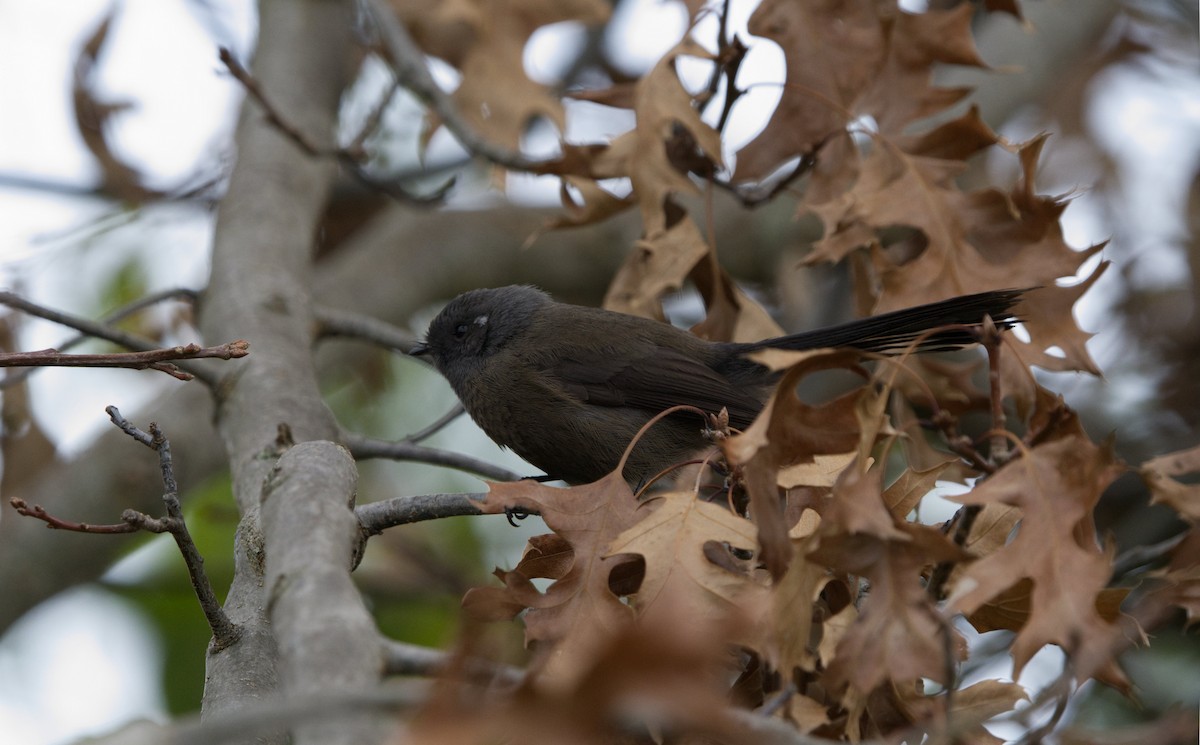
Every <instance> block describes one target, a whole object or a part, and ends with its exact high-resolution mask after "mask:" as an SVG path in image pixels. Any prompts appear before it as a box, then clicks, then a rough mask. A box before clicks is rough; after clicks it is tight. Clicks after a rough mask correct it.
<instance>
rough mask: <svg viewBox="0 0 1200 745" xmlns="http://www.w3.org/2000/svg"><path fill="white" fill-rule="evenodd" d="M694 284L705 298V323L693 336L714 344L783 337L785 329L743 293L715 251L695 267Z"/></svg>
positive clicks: (692, 275) (696, 328)
mask: <svg viewBox="0 0 1200 745" xmlns="http://www.w3.org/2000/svg"><path fill="white" fill-rule="evenodd" d="M691 279H692V282H694V283H695V285H696V289H697V290H699V291H700V296H701V297H702V298H704V307H705V311H706V313H705V316H704V320H703V321H701V322H700V323H698V324H696V325H695V326H693V327H692V333H694V334H695V335H696V336H699V337H700V338H702V339H710V340H712V341H739V342H741V341H759V340H761V339H770V338H773V337H776V336H783V329H781V328H780V327H779V324H777V323H775V319H773V318H771V316H770V314H768V313H767V311H766V310H764V309H763V307H762V306H761V305H759V304H758V303H757V302H756V301H755V300H753V299H751V298H750V296H749V295H747V294H746V293H745V292H743V291H742V288H740V287H738V286H737V283H735V282H734V281H733V277H731V276H729V273H728V272H727V271H725V269H724V267H722V266H721V265H720V263H719V262H718V261H717V256H716V254H715V253H713V252H712V251H709V252H708V255H707V260H705V261H701V262H699V263H697V264H696V265H695V267H694V268H693V269H692V272H691Z"/></svg>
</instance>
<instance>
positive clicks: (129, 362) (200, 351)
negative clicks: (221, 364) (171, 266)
mask: <svg viewBox="0 0 1200 745" xmlns="http://www.w3.org/2000/svg"><path fill="white" fill-rule="evenodd" d="M171 292H172V293H176V292H179V291H178V290H173V291H171ZM161 296H162V293H160V294H159V295H158V296H151V298H148V299H147V301H149V300H150V299H154V300H159V299H162V298H161ZM140 302H141V301H139V303H140ZM0 305H7V306H8V307H10V308H14V309H16V310H19V311H21V312H23V313H27V314H28V315H31V316H35V317H37V318H43V319H45V320H47V321H51V322H53V323H57V324H59V325H61V326H66V327H67V328H72V329H75V330H76V331H79V332H81V333H83V334H85V335H87V336H89V337H95V338H98V339H104V340H105V341H110V342H112V343H113V344H117V345H119V346H122V347H125V348H126V349H130V350H133V352H134V353H142V354H149V356H148V357H143V356H138V354H131V355H122V354H97V355H64V354H62V352H61V351H60V350H57V349H46V350H40V351H37V352H15V353H11V354H5V355H0V367H35V366H36V367H45V366H51V367H123V368H131V369H155V370H160V371H162V372H166V373H167V374H168V375H171V376H173V377H175V378H178V379H180V380H191V379H192V378H193V377H195V378H199V379H200V380H201V381H203V382H204V383H206V384H208V385H213V384H214V383H215V382H216V378H215V377H214V376H213V375H211V374H210V373H208V372H205V371H204V370H201V369H199V368H196V367H194V366H192V365H173V364H169V361H171V360H176V361H178V360H189V359H200V358H204V357H216V358H219V359H231V358H233V357H244V356H245V355H246V354H247V349H248V347H249V345H248V344H247V343H246V342H245V341H241V340H238V341H234V342H230V343H228V344H222V345H220V346H217V347H199V346H197V345H195V344H189V345H187V346H185V347H179V346H176V347H170V348H165V349H164V348H161V347H159V346H158V345H157V344H156V343H155V342H154V341H152V340H150V339H146V338H145V337H141V336H137V335H134V334H129V333H126V332H124V331H121V330H119V329H116V328H113V327H112V326H110V325H109V324H108V323H99V322H96V321H92V320H90V319H87V318H80V317H78V316H73V315H70V314H68V313H63V312H61V311H57V310H54V309H52V308H46V307H44V306H41V305H38V304H37V303H34V302H32V301H30V300H27V299H25V298H23V297H21V296H19V295H17V294H15V293H12V292H7V291H0ZM135 305H138V304H135ZM141 307H144V305H142V306H140V307H136V308H133V306H131V308H133V309H130V310H129V311H128V312H129V313H132V312H135V310H140V308H141ZM122 314H126V313H125V311H124V310H123V311H120V312H119V313H118V314H114V315H122ZM71 343H72V344H76V343H78V342H77V341H72V342H71ZM147 363H149V364H147ZM5 380H6V381H7V378H6V379H5Z"/></svg>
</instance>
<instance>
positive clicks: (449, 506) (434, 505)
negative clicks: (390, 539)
mask: <svg viewBox="0 0 1200 745" xmlns="http://www.w3.org/2000/svg"><path fill="white" fill-rule="evenodd" d="M486 498H487V494H485V493H478V492H477V493H473V494H421V495H418V496H413V497H393V498H392V499H383V500H380V501H378V502H369V503H367V504H360V505H359V506H357V507H355V508H354V515H355V517H357V518H358V524H359V530H360V531H361V533H362V535H363V536H373V535H379V534H380V533H382V532H383V531H384V530H386V529H388V528H393V527H395V526H397V525H408V524H409V523H417V522H422V521H424V520H440V519H441V518H444V517H462V516H463V515H482V514H483V511H482V510H480V509H479V504H478V503H479V502H482V501H483V500H484V499H486Z"/></svg>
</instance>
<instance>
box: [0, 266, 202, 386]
mask: <svg viewBox="0 0 1200 745" xmlns="http://www.w3.org/2000/svg"><path fill="white" fill-rule="evenodd" d="M198 296H199V293H197V292H196V291H195V290H192V289H189V288H186V287H173V288H171V289H169V290H162V291H160V292H155V293H151V294H149V295H146V296H145V297H142V298H138V299H137V300H135V301H133V302H132V303H129V304H128V305H125V306H122V307H120V308H118V309H117V310H115V311H113V312H112V313H110V314H108V315H107V316H105V317H104V318H103V319H101V321H100V323H102V324H104V325H105V326H111V325H113V324H115V323H119V322H121V321H123V320H125V319H126V318H129V317H130V316H132V315H134V314H136V313H138V312H140V311H142V310H145V309H146V308H149V307H150V306H152V305H157V304H158V303H161V302H163V301H165V300H176V299H180V300H184V301H187V302H190V303H194V302H195V301H196V298H197V297H198ZM90 338H92V336H91V335H90V334H78V335H76V336H72V337H70V338H69V339H66V340H64V341H63V342H62V343H61V344H59V345H58V350H59V351H60V352H63V351H66V350H68V349H70V348H72V347H75V346H78V345H79V344H82V343H83V342H85V341H87V340H88V339H90ZM37 370H38V368H36V367H30V368H26V369H23V370H16V371H14V372H12V373H9V374H8V375H5V376H4V379H3V380H0V388H7V387H8V386H11V385H17V384H18V383H20V382H21V381H23V380H25V379H26V378H28V377H29V376H30V375H32V374H33V373H34V372H37Z"/></svg>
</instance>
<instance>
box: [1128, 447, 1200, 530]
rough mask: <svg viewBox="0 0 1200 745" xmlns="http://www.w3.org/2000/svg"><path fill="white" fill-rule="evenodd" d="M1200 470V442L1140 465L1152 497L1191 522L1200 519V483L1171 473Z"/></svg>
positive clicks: (1192, 472) (1155, 502)
mask: <svg viewBox="0 0 1200 745" xmlns="http://www.w3.org/2000/svg"><path fill="white" fill-rule="evenodd" d="M1194 473H1200V446H1197V447H1194V448H1189V449H1187V450H1177V451H1176V452H1174V453H1167V454H1166V455H1160V456H1159V457H1157V458H1154V459H1153V460H1148V461H1146V462H1145V463H1143V464H1142V467H1141V468H1140V469H1138V474H1139V475H1140V476H1141V477H1142V480H1143V481H1145V482H1146V486H1147V487H1148V488H1149V489H1150V493H1151V495H1153V499H1152V500H1151V504H1165V505H1168V506H1169V507H1170V508H1171V509H1173V510H1175V511H1176V512H1178V513H1179V515H1180V516H1181V517H1183V518H1185V519H1187V520H1190V521H1192V522H1196V521H1200V484H1183V483H1180V482H1179V481H1176V480H1175V479H1173V478H1171V477H1172V476H1183V475H1186V474H1194Z"/></svg>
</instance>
